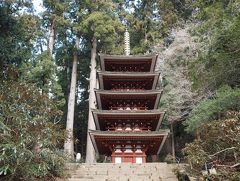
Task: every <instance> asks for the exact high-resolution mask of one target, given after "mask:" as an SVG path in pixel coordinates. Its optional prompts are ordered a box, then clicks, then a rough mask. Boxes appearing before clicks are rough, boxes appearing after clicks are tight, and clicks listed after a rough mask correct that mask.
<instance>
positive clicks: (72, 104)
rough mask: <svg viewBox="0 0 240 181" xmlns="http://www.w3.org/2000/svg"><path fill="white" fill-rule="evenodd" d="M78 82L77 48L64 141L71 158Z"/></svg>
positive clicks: (72, 155) (65, 149)
mask: <svg viewBox="0 0 240 181" xmlns="http://www.w3.org/2000/svg"><path fill="white" fill-rule="evenodd" d="M78 47H79V38H78V37H77V38H76V48H77V49H78ZM76 82H77V50H76V51H74V54H73V66H72V78H71V86H70V92H69V98H68V112H67V123H66V131H67V133H68V135H67V139H66V140H65V143H64V151H65V153H67V154H68V155H69V156H70V157H71V158H73V157H74V146H73V145H74V143H73V142H74V141H73V124H74V108H75V92H76Z"/></svg>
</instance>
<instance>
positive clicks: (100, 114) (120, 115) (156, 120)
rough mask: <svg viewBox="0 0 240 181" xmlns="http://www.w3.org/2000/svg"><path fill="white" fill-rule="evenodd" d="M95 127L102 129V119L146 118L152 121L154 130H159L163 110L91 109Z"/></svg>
mask: <svg viewBox="0 0 240 181" xmlns="http://www.w3.org/2000/svg"><path fill="white" fill-rule="evenodd" d="M92 114H93V118H94V121H95V125H96V128H97V129H98V130H100V129H101V130H103V126H104V123H103V120H104V121H105V120H109V121H111V122H113V121H117V120H119V119H121V120H123V121H124V120H125V121H126V120H133V119H141V120H143V119H146V120H148V121H152V126H153V129H154V130H155V131H157V130H159V128H160V125H161V122H162V120H163V117H164V115H165V111H160V110H98V109H93V110H92Z"/></svg>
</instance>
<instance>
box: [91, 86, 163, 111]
mask: <svg viewBox="0 0 240 181" xmlns="http://www.w3.org/2000/svg"><path fill="white" fill-rule="evenodd" d="M95 94H96V99H97V105H98V107H99V109H104V105H103V102H102V101H103V100H106V99H108V100H111V101H112V100H124V99H126V100H131V99H133V100H136V99H145V100H148V101H152V102H151V103H150V104H151V107H152V108H150V109H157V108H158V104H159V101H160V98H161V94H162V90H143V91H131V90H129V91H112V90H100V89H95Z"/></svg>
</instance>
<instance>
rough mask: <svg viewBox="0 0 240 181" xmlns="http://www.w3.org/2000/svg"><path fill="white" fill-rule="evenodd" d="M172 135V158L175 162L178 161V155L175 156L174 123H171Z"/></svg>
mask: <svg viewBox="0 0 240 181" xmlns="http://www.w3.org/2000/svg"><path fill="white" fill-rule="evenodd" d="M170 126H171V135H172V157H173V161H175V160H176V155H175V142H174V132H173V121H172V122H171V125H170Z"/></svg>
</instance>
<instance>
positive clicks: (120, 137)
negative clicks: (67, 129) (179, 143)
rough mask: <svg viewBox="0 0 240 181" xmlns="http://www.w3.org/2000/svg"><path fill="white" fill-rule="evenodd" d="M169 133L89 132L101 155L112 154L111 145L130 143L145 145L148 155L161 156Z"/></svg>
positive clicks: (165, 131)
mask: <svg viewBox="0 0 240 181" xmlns="http://www.w3.org/2000/svg"><path fill="white" fill-rule="evenodd" d="M169 132H170V130H169V129H165V130H159V131H144V132H132V131H130V132H126V131H98V130H89V134H90V137H91V140H92V143H93V145H94V148H95V150H96V151H97V152H98V153H99V154H105V153H109V154H111V150H110V148H109V147H108V146H109V145H111V144H117V142H129V141H132V142H135V144H138V143H139V142H140V143H141V144H144V145H145V146H147V148H148V149H147V153H150V154H159V153H160V151H161V149H162V147H163V144H164V142H165V140H166V138H167V136H168V134H169Z"/></svg>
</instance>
